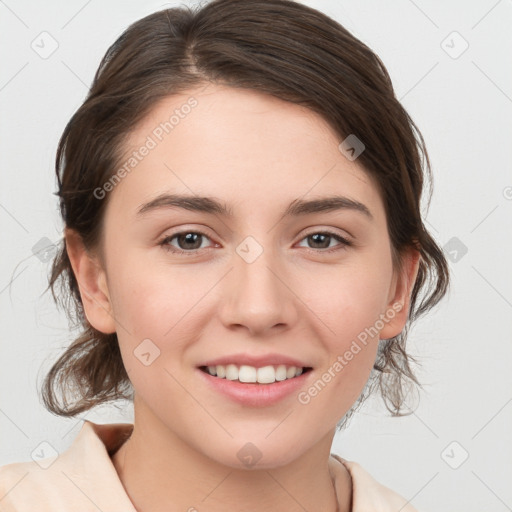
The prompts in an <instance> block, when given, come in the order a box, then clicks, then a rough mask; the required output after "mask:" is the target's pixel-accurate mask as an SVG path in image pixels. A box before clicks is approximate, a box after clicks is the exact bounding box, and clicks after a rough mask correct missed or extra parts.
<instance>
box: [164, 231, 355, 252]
mask: <svg viewBox="0 0 512 512" xmlns="http://www.w3.org/2000/svg"><path fill="white" fill-rule="evenodd" d="M188 234H194V235H200V236H203V237H205V238H208V239H210V237H209V236H208V235H206V234H205V233H202V232H201V231H179V232H178V233H174V234H173V235H169V236H166V237H165V238H164V239H163V240H161V241H160V242H159V244H158V245H160V246H162V248H163V249H164V250H166V251H169V252H172V253H174V254H184V255H187V256H194V255H196V254H197V252H198V251H200V250H201V249H192V250H190V251H185V250H183V249H177V248H175V247H173V246H171V245H170V244H169V242H170V241H171V240H173V239H174V238H176V237H177V236H180V235H188ZM313 235H328V236H330V237H332V238H334V239H335V240H336V241H338V242H340V245H338V246H335V247H332V248H330V249H312V248H309V247H306V250H307V251H308V252H314V253H317V254H318V253H324V254H325V253H329V254H330V253H333V252H337V251H342V250H346V248H347V247H351V246H352V245H353V244H352V242H351V241H349V240H347V239H346V238H344V237H342V236H341V235H339V234H338V233H334V232H333V231H329V230H325V231H314V232H312V233H308V234H307V235H306V236H304V237H303V238H302V239H301V240H300V241H301V242H302V241H303V240H305V239H306V238H308V237H310V236H313ZM203 249H207V247H203Z"/></svg>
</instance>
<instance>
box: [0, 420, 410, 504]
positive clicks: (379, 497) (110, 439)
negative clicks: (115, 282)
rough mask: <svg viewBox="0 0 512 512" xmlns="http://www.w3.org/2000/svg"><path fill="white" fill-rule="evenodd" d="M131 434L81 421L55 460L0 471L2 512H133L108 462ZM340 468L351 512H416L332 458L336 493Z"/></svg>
mask: <svg viewBox="0 0 512 512" xmlns="http://www.w3.org/2000/svg"><path fill="white" fill-rule="evenodd" d="M132 429H133V424H131V423H113V424H105V425H101V424H97V423H93V422H91V421H87V420H85V421H84V424H83V426H82V429H81V430H80V432H79V434H78V435H77V437H76V438H75V440H74V441H73V443H72V445H71V446H70V447H69V448H68V449H67V450H66V451H64V452H63V453H62V454H60V455H58V456H57V458H56V459H52V458H51V457H46V458H43V457H44V455H45V453H46V452H48V450H46V452H45V449H44V447H42V448H41V451H40V452H39V453H41V459H40V460H37V462H35V461H30V462H17V463H13V464H7V465H5V466H2V467H0V511H1V512H14V511H16V512H34V511H36V510H37V511H38V512H58V511H66V512H69V511H73V512H98V510H101V511H102V512H136V509H135V507H134V505H133V503H132V502H131V501H130V499H129V497H128V495H127V494H126V491H125V490H124V487H123V484H122V483H121V480H120V479H119V476H118V474H117V472H116V469H115V467H114V464H113V463H112V460H111V456H112V455H113V454H114V453H115V452H116V451H117V449H118V448H119V447H120V446H121V445H122V444H123V442H124V441H125V440H126V439H127V438H128V437H129V436H130V434H131V432H132ZM48 448H49V447H48ZM37 453H38V452H36V454H35V457H37ZM341 464H344V465H345V467H346V468H347V469H348V471H349V472H350V475H351V477H352V485H353V487H352V500H353V501H352V512H396V511H398V510H400V512H417V511H416V509H415V508H413V507H412V506H411V505H410V504H409V503H408V502H407V501H406V500H405V499H404V498H402V497H401V496H399V495H398V494H396V493H395V492H394V491H392V490H391V489H388V488H387V487H385V486H383V485H381V484H379V483H378V482H377V481H376V480H374V479H373V477H372V476H370V474H369V473H367V472H366V471H365V470H364V469H363V468H362V467H361V466H360V465H359V464H357V463H356V462H349V461H346V460H345V459H342V458H341V457H339V456H338V455H333V454H331V459H330V461H329V466H330V468H331V470H332V472H333V475H334V478H335V482H336V487H337V488H338V485H341V479H342V475H343V473H344V471H343V468H342V466H341Z"/></svg>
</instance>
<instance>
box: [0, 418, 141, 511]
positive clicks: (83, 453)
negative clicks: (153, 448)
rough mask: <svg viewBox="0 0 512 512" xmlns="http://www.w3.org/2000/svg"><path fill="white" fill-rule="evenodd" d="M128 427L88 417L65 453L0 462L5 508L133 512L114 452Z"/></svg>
mask: <svg viewBox="0 0 512 512" xmlns="http://www.w3.org/2000/svg"><path fill="white" fill-rule="evenodd" d="M129 427H130V426H129V425H128V424H115V425H111V426H110V425H97V424H93V423H92V422H89V421H85V422H84V425H83V426H82V430H81V431H80V433H79V434H78V436H77V437H76V438H75V440H74V441H73V443H72V445H71V446H70V447H69V448H68V449H67V450H65V451H64V452H62V453H61V454H56V455H55V456H53V457H46V458H44V454H43V456H42V458H41V459H40V460H38V461H37V462H36V461H30V462H16V463H13V464H7V465H4V466H1V467H0V512H29V511H30V512H33V511H34V510H38V511H39V512H50V511H52V512H55V511H57V510H80V511H81V512H89V511H91V512H92V511H94V512H97V511H98V508H99V509H100V510H102V511H103V512H114V511H118V512H134V510H135V509H134V508H133V505H132V504H131V503H130V501H129V500H128V497H127V495H126V493H125V492H124V488H123V487H122V483H121V481H120V480H119V477H118V475H117V473H116V470H115V468H114V466H113V464H112V461H111V458H110V455H109V452H110V449H111V448H112V446H115V444H117V440H119V439H122V438H123V437H124V436H125V434H126V431H127V429H128V430H129Z"/></svg>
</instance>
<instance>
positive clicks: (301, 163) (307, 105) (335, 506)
mask: <svg viewBox="0 0 512 512" xmlns="http://www.w3.org/2000/svg"><path fill="white" fill-rule="evenodd" d="M422 156H424V157H425V159H426V165H425V169H424V168H423V166H422ZM56 172H57V177H58V185H59V190H58V195H59V197H60V201H61V203H60V204H61V213H62V216H63V220H64V222H65V226H66V227H65V233H64V243H63V246H62V249H61V251H60V253H59V254H58V255H57V257H56V259H55V262H54V265H53V269H52V275H51V280H50V285H51V287H52V292H54V288H55V285H56V284H57V282H59V280H60V282H62V283H63V284H64V286H65V287H67V291H68V292H69V293H70V294H71V298H72V299H73V300H74V301H75V302H74V303H75V307H76V309H75V310H74V312H75V314H76V315H77V318H78V320H79V323H80V325H81V327H82V333H81V335H80V336H79V337H78V338H77V339H76V340H75V341H74V343H73V344H72V345H71V346H70V347H69V348H68V350H67V351H66V352H65V353H64V354H63V356H62V357H61V358H60V359H59V360H58V361H57V362H56V363H55V365H54V367H53V368H52V370H51V371H50V373H49V374H48V376H47V379H46V381H45V385H44V389H43V399H44V401H45V404H46V406H47V407H48V409H49V410H50V411H52V412H54V413H56V414H60V415H63V416H75V415H77V414H79V413H81V412H84V411H87V410H89V409H91V408H92V407H94V406H95V405H99V404H101V403H104V402H107V401H110V400H115V399H118V398H122V397H124V398H133V402H134V412H135V418H134V424H133V425H131V424H115V425H99V424H95V423H92V422H88V421H86V422H85V424H84V426H83V428H82V431H81V432H80V434H79V436H78V437H77V438H76V439H75V441H74V443H73V445H72V446H71V447H70V448H69V449H68V450H67V451H66V452H65V453H63V454H61V455H60V456H58V457H53V458H42V460H41V461H35V462H32V463H17V464H11V465H8V466H4V468H1V469H0V476H1V479H0V481H1V482H2V483H1V486H2V488H1V491H2V495H4V498H3V500H2V502H1V504H2V507H4V508H3V509H5V510H9V511H10V510H33V509H34V506H36V505H37V509H38V510H61V509H62V510H64V509H71V508H72V509H76V510H89V509H90V510H97V509H98V508H99V509H100V510H103V511H107V510H108V511H110V510H127V511H134V510H137V511H147V510H151V511H155V510H164V509H165V510H189V511H192V510H198V511H202V510H208V511H217V510H226V509H235V508H236V509H240V510H266V511H272V510H288V511H292V510H310V511H312V510H319V511H331V510H332V511H335V510H338V511H340V512H342V511H350V510H351V511H356V512H362V511H368V510H399V509H400V510H403V511H413V510H414V508H413V507H412V506H411V505H410V504H409V503H408V502H407V500H405V499H404V498H402V497H401V496H400V495H399V494H397V493H395V492H394V491H392V490H390V489H387V488H385V487H384V486H382V485H380V484H379V483H378V482H376V481H375V480H374V479H373V478H372V477H371V476H370V475H369V474H368V473H367V472H366V471H365V470H364V469H363V468H362V467H361V466H359V465H358V464H357V463H355V462H350V461H347V460H345V459H343V458H342V457H340V456H336V455H333V454H330V449H331V444H332V440H333V436H334V434H335V431H336V428H337V427H341V426H343V425H344V424H345V422H346V420H347V419H348V417H349V416H350V414H351V413H352V412H353V411H354V410H355V408H356V407H357V406H358V405H359V404H360V403H361V402H362V400H363V399H364V397H365V396H367V394H368V393H369V392H371V391H372V390H374V389H377V388H378V389H380V390H381V393H382V396H383V398H384V400H385V401H386V403H387V405H388V408H389V409H390V410H391V411H392V412H393V413H394V414H398V413H399V412H400V410H401V407H402V405H403V398H404V390H403V382H402V381H404V380H405V381H406V382H405V383H406V384H407V381H409V382H416V379H415V377H414V374H413V372H412V371H411V369H410V367H409V356H408V355H407V352H406V349H405V342H406V334H407V328H408V326H409V325H410V322H411V321H412V320H414V319H415V318H417V317H418V316H419V315H420V314H422V313H424V312H426V311H427V310H428V309H430V308H431V307H432V306H434V305H435V304H436V303H437V302H439V300H440V299H441V298H442V297H443V295H444V294H445V292H446V289H447V286H448V270H447V264H446V261H445V259H444V256H443V254H442V251H441V250H440V249H439V247H438V246H437V244H436V243H435V241H434V240H433V239H432V237H431V236H430V234H429V233H428V231H427V230H426V229H425V226H424V224H423V221H422V218H421V213H420V198H421V193H422V189H423V182H424V172H427V173H428V172H429V162H428V157H427V154H426V150H425V147H424V143H423V139H422V137H421V135H420V133H419V131H418V130H417V129H416V127H415V125H414V123H413V122H412V120H411V119H410V118H409V116H408V115H407V113H406V112H405V110H404V109H403V107H402V106H401V105H400V103H399V102H398V101H397V99H396V98H395V95H394V92H393V88H392V85H391V81H390V79H389V76H388V74H387V72H386V70H385V68H384V66H383V64H382V63H381V61H380V60H379V59H378V57H377V56H376V55H375V54H374V53H373V52H372V51H371V50H370V49H369V48H367V47H366V46H365V45H364V44H363V43H361V42H360V41H358V40H357V39H355V38H354V37H353V36H352V35H351V34H350V33H348V32H347V31H346V30H345V29H344V28H343V27H341V26H340V25H339V24H338V23H336V22H335V21H333V20H331V19H330V18H328V17H327V16H325V15H323V14H322V13H320V12H318V11H316V10H314V9H311V8H308V7H306V6H304V5H302V4H299V3H295V2H291V1H287V0H270V1H267V0H265V1H258V0H257V1H253V2H244V1H240V0H214V1H212V2H210V3H208V4H206V5H204V6H203V7H201V8H199V9H197V10H196V11H193V10H191V9H188V8H179V9H167V10H163V11H160V12H157V13H154V14H152V15H150V16H147V17H146V18H144V19H142V20H140V21H138V22H136V23H134V24H133V25H132V26H130V27H129V28H128V29H127V30H126V31H125V33H124V34H123V35H121V37H120V38H119V39H118V40H117V41H116V42H115V43H114V45H113V46H112V47H111V48H110V49H109V50H108V51H107V53H106V55H105V57H104V59H103V61H102V62H101V64H100V67H99V69H98V72H97V73H96V76H95V79H94V82H93V85H92V87H91V90H90V93H89V95H88V97H87V99H86V100H85V102H84V104H83V105H82V106H81V107H80V108H79V109H78V111H77V112H76V113H75V115H74V116H73V118H72V119H71V120H70V122H69V123H68V125H67V127H66V129H65V130H64V133H63V136H62V139H61V142H60V145H59V149H58V154H57V165H56ZM54 296H55V295H54ZM66 297H67V295H66V289H65V290H64V293H63V294H62V295H61V296H60V297H56V299H57V300H61V301H62V302H63V301H64V300H65V299H66ZM63 303H64V302H63ZM69 313H70V316H71V315H72V314H73V311H72V310H70V311H69ZM59 391H60V393H61V396H62V397H63V398H62V401H61V403H59V399H58V394H59ZM71 392H73V398H71V399H69V396H70V395H71Z"/></svg>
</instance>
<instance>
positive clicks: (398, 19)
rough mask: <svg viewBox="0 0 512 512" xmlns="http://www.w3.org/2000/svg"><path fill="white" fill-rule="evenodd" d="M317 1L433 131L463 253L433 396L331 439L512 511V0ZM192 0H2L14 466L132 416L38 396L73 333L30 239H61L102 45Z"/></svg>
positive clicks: (2, 210)
mask: <svg viewBox="0 0 512 512" xmlns="http://www.w3.org/2000/svg"><path fill="white" fill-rule="evenodd" d="M304 3H306V4H308V5H311V6H312V7H315V8H318V9H320V10H322V11H324V12H325V13H326V14H328V15H330V16H331V17H333V18H335V19H336V20H338V21H339V22H341V23H342V24H343V25H344V26H345V27H346V28H347V29H348V30H350V31H351V32H352V33H353V34H354V35H355V36H357V37H359V38H360V39H362V40H363V41H364V42H365V43H366V44H368V45H369V46H370V47H371V48H372V49H373V50H374V51H375V52H376V53H377V54H378V55H379V56H380V57H381V59H382V60H383V61H384V63H385V65H386V66H387V68H388V71H389V72H390V74H391V77H392V79H393V83H394V87H395V90H396V93H397V96H398V98H400V99H401V101H402V102H403V104H404V106H405V107H406V109H407V110H408V112H409V113H410V115H411V116H412V118H413V120H414V121H415V122H416V123H417V124H418V126H419V128H420V130H421V131H422V133H423V135H424V137H425V139H426V143H427V148H428V150H429V153H430V156H431V159H432V164H433V169H434V185H435V193H434V197H433V200H432V203H431V206H430V210H429V212H428V216H427V219H428V225H429V226H430V228H431V230H432V233H433V235H434V236H435V238H436V239H437V241H438V242H439V243H440V244H441V245H442V246H444V247H446V251H447V255H448V257H449V258H451V259H452V260H453V261H451V262H450V267H451V271H452V278H453V284H452V291H451V293H450V296H449V297H448V298H446V299H445V300H444V301H443V302H442V304H441V305H440V307H438V308H437V309H436V310H435V311H434V312H432V313H431V314H430V315H429V316H428V317H426V318H425V319H423V320H421V321H420V322H419V323H418V324H417V325H416V327H415V328H414V329H413V331H412V333H411V337H410V350H411V352H412V353H413V354H415V355H416V356H417V357H418V358H419V359H420V361H421V362H422V365H423V366H422V369H421V370H418V372H419V377H420V379H421V381H422V382H423V383H424V385H425V388H424V391H423V392H422V393H421V401H420V406H419V408H418V409H417V410H416V411H415V413H414V414H413V415H411V416H407V417H404V418H390V417H388V416H387V415H386V413H385V410H384V408H383V407H382V405H381V404H380V401H379V400H373V399H372V400H370V401H368V402H367V403H366V405H365V406H364V408H363V409H362V411H361V412H360V413H358V414H357V415H356V417H355V418H354V419H353V420H352V422H351V424H350V426H349V429H348V430H347V431H345V432H343V433H341V434H339V435H337V437H336V439H335V444H334V446H333V452H336V453H339V454H341V455H342V456H344V457H345V458H347V459H349V460H356V461H358V462H359V463H360V464H362V465H363V467H364V468H365V469H366V470H367V471H369V472H370V473H371V474H372V475H373V476H374V477H375V478H376V479H377V480H379V481H381V482H382V483H383V484H385V485H387V486H389V487H391V488H392V489H395V490H396V491H397V492H399V493H400V494H402V495H403V496H405V497H406V498H407V499H411V502H412V504H413V505H414V506H416V507H417V508H419V509H421V510H423V511H436V512H443V511H456V510H458V511H462V510H464V511H466V512H471V511H482V510H486V511H487V512H490V511H497V512H498V511H506V510H512V486H511V485H510V482H512V442H511V437H512V436H511V432H512V429H511V428H510V426H511V423H512V385H511V384H512V372H511V370H510V366H511V365H510V363H511V359H512V358H511V355H512V343H511V333H512V325H511V324H512V322H511V313H512V273H511V272H510V263H511V262H512V242H511V234H512V229H511V228H512V173H511V171H510V148H511V145H512V125H511V123H510V116H511V114H512V76H511V74H512V65H511V64H512V62H511V61H512V32H511V27H512V2H511V1H510V0H501V1H497V2H496V0H485V1H484V0H482V1H471V2H468V1H463V0H458V1H453V0H452V1H450V2H434V1H433V0H429V1H426V0H423V1H420V0H416V1H415V2H413V1H412V0H393V1H388V2H385V3H384V2H381V1H379V0H366V1H358V2H356V1H334V0H330V1H329V0H324V1H320V0H319V1H313V0H309V1H305V2H304ZM177 4H178V2H176V3H171V4H169V3H167V4H164V3H162V2H160V1H144V2H142V1H138V2H137V1H134V0H131V1H121V0H116V1H110V2H100V1H98V0H92V1H89V2H85V1H83V0H73V1H67V2H64V1H62V2H57V1H52V2H35V1H30V2H27V1H15V0H5V1H0V34H1V36H0V37H1V40H2V44H1V48H0V51H1V64H0V108H1V119H2V123H1V128H0V129H1V133H0V150H1V151H0V155H1V177H2V182H1V188H0V236H1V239H2V251H1V257H2V259H1V275H0V307H1V331H2V338H1V354H0V356H1V359H0V360H1V366H2V370H1V372H0V379H1V380H0V389H1V397H0V432H1V435H0V443H1V446H0V465H3V464H7V463H10V462H19V461H23V460H30V458H31V452H32V451H33V450H34V449H35V448H36V447H37V446H38V445H39V443H41V442H42V441H47V442H49V443H50V444H51V445H52V446H54V447H55V448H56V449H57V450H58V451H59V452H62V450H64V449H66V448H67V447H68V446H69V445H70V443H71V442H72V441H73V439H74V437H75V436H76V435H77V433H78V432H79V431H80V428H81V425H82V421H83V419H84V418H86V419H89V420H91V421H96V422H99V423H109V422H118V421H119V422H131V421H132V419H133V418H132V408H131V407H130V406H129V405H127V404H125V403H120V409H116V408H115V407H104V408H102V409H100V410H97V411H95V412H90V413H88V414H86V415H83V416H82V417H80V418H76V419H63V418H59V417H55V416H53V415H51V414H50V413H48V412H47V411H46V410H45V409H44V408H43V406H42V405H41V404H40V402H39V399H38V395H37V386H38V385H39V384H40V382H41V381H42V377H43V376H44V374H45V372H46V371H47V370H48V369H49V367H50V366H51V363H52V362H53V361H54V360H55V359H56V357H57V356H58V355H59V354H60V353H61V351H62V349H63V348H64V346H65V345H66V344H67V343H69V342H70V341H71V338H72V336H71V333H70V332H69V329H68V325H67V321H66V319H65V316H64V315H63V313H60V312H58V311H57V310H56V307H55V306H54V304H53V302H52V300H51V295H50V293H46V294H44V295H41V294H42V293H43V291H44V289H45V287H46V285H47V277H46V276H47V273H48V270H49V262H44V261H41V260H40V258H38V257H37V255H34V253H33V247H34V246H36V244H38V243H42V244H43V245H44V242H40V241H41V239H44V238H46V239H48V240H49V241H52V242H57V241H58V240H59V239H60V237H61V234H62V223H61V221H60V219H59V216H58V213H57V201H56V197H55V196H54V195H52V193H53V192H55V190H56V184H55V180H54V170H53V164H54V155H55V150H56V146H57V142H58V139H59V136H60V134H61V133H62V130H63V129H64V126H65V124H66V122H67V121H68V119H69V118H70V117H71V115H72V114H73V112H74V111H75V110H76V108H77V107H78V106H79V105H80V103H81V102H82V101H83V99H84V97H85V95H86V93H87V90H88V84H90V82H91V80H92V77H93V74H94V72H95V70H96V68H97V66H98V64H99V61H100V58H101V57H102V56H103V54H104V52H105V50H106V49H107V47H108V46H109V45H110V44H111V43H112V42H113V41H114V40H115V39H116V38H117V37H118V36H119V35H120V34H121V32H122V31H123V30H124V29H125V28H126V27H127V26H128V25H129V24H130V23H132V22H133V21H135V20H137V19H139V18H141V17H142V16H145V15H146V14H149V13H151V12H154V11H156V10H159V9H161V8H164V7H166V6H174V5H177ZM43 31H47V32H48V33H49V34H51V37H52V38H54V39H55V40H56V41H57V43H58V48H57V50H56V51H55V52H54V53H53V54H52V55H50V56H49V57H48V58H46V59H44V58H42V57H41V56H40V55H39V54H38V53H36V52H35V51H34V50H33V49H32V47H31V44H32V42H33V41H35V43H34V44H36V43H38V42H39V43H38V44H39V45H40V46H42V43H41V42H40V41H41V37H48V36H40V34H41V32H43ZM453 31H456V32H458V33H459V34H460V36H458V35H456V34H455V35H453V34H452V32H453ZM462 38H463V39H462ZM464 40H465V41H467V44H469V47H468V49H467V50H466V51H464V53H462V54H460V55H459V53H460V52H461V50H463V49H464V44H465V43H464ZM443 41H444V42H443ZM49 42H50V41H49V39H47V40H46V43H45V48H46V49H48V48H50V46H49ZM41 51H42V50H41ZM455 57H456V58H455ZM453 238H455V240H452V239H453ZM447 244H448V245H447ZM464 247H465V248H467V253H466V254H464ZM10 283H11V285H10V286H9V284H10ZM454 441H455V442H456V443H455V444H451V443H452V442H454ZM447 447H448V448H447ZM466 455H468V456H469V457H468V458H467V460H465V461H464V462H463V463H462V464H461V462H462V461H463V460H464V457H465V456H466ZM459 464H461V465H460V467H458V468H457V469H454V467H456V466H458V465H459Z"/></svg>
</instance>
